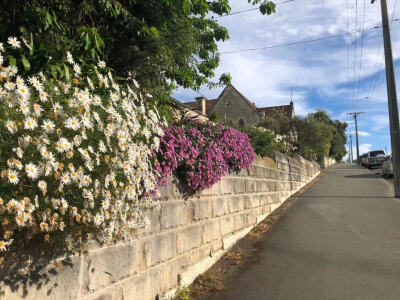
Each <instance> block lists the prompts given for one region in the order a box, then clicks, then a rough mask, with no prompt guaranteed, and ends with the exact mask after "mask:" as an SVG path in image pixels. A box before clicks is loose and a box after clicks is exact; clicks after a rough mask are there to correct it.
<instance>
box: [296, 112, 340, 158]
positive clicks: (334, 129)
mask: <svg viewBox="0 0 400 300" xmlns="http://www.w3.org/2000/svg"><path fill="white" fill-rule="evenodd" d="M293 124H294V127H295V128H296V131H297V147H298V150H299V152H300V154H301V155H303V156H304V157H306V158H314V159H316V160H318V161H319V162H321V161H322V160H323V158H324V156H330V157H333V158H335V159H336V160H337V161H341V160H342V158H343V156H344V155H345V154H346V148H345V144H346V134H345V131H346V128H347V123H343V122H340V121H338V120H336V121H333V120H332V119H331V118H330V117H329V116H328V114H327V112H326V111H324V110H318V111H317V112H316V113H313V114H309V115H308V116H307V117H306V118H304V119H301V118H296V119H295V120H294V122H293Z"/></svg>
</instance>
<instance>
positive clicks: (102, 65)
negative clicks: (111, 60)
mask: <svg viewBox="0 0 400 300" xmlns="http://www.w3.org/2000/svg"><path fill="white" fill-rule="evenodd" d="M97 66H98V67H99V68H101V69H103V68H105V67H106V62H105V61H103V60H101V61H99V62H98V64H97Z"/></svg>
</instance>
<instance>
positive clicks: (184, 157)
mask: <svg viewBox="0 0 400 300" xmlns="http://www.w3.org/2000/svg"><path fill="white" fill-rule="evenodd" d="M254 157H255V154H254V151H253V149H252V147H251V144H250V140H249V137H248V136H247V135H246V134H244V133H241V132H240V131H238V130H236V129H233V128H231V127H226V126H223V125H222V124H218V123H217V124H213V123H211V122H209V123H199V122H190V123H188V124H186V125H184V126H170V127H169V128H167V129H165V131H164V135H163V137H162V138H161V142H160V147H159V152H158V154H157V159H158V162H157V163H156V168H157V171H158V172H159V174H160V176H161V178H162V179H163V180H164V181H165V179H166V178H167V177H168V176H169V175H170V174H172V173H174V174H175V175H177V176H178V178H180V179H181V181H182V182H183V183H184V185H185V186H186V188H187V189H188V190H189V191H190V192H195V191H198V190H202V189H206V188H210V187H211V186H212V185H213V184H215V183H216V182H218V181H219V180H220V179H221V178H222V176H224V175H225V174H227V173H228V172H235V171H238V170H240V169H242V168H248V167H250V166H251V163H252V161H253V160H254Z"/></svg>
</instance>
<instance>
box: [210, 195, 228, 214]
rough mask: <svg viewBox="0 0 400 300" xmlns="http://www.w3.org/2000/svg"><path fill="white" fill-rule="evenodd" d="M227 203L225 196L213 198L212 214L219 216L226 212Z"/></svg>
mask: <svg viewBox="0 0 400 300" xmlns="http://www.w3.org/2000/svg"><path fill="white" fill-rule="evenodd" d="M227 210H228V204H227V199H226V198H222V197H221V198H215V199H213V202H212V215H213V217H214V218H215V217H220V216H223V215H225V214H226V213H227Z"/></svg>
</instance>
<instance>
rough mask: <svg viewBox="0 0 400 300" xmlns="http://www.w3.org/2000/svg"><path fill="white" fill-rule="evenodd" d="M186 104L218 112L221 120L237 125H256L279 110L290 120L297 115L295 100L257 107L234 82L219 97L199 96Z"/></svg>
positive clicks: (209, 111)
mask: <svg viewBox="0 0 400 300" xmlns="http://www.w3.org/2000/svg"><path fill="white" fill-rule="evenodd" d="M185 104H186V105H188V106H189V107H191V108H192V109H193V110H195V111H199V112H201V113H203V114H205V115H208V116H209V115H210V114H211V113H213V112H216V113H217V114H218V116H219V119H220V120H221V121H224V120H230V121H232V123H233V125H236V126H255V125H257V124H259V123H260V122H261V121H262V120H263V118H265V117H268V116H269V115H273V114H274V113H275V112H278V111H279V112H281V113H284V114H286V115H287V116H288V118H289V120H292V119H293V118H294V116H295V115H294V105H293V101H291V102H290V104H289V105H281V106H272V107H257V106H256V105H255V104H254V103H253V102H251V101H250V100H249V99H247V98H246V97H245V96H244V95H243V94H242V93H240V92H239V91H238V90H237V89H236V88H235V87H234V86H233V85H232V84H228V85H227V86H226V87H225V89H224V90H223V91H222V93H221V95H219V97H218V98H217V99H213V100H207V99H206V98H204V97H197V98H196V101H194V102H186V103H185Z"/></svg>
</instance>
